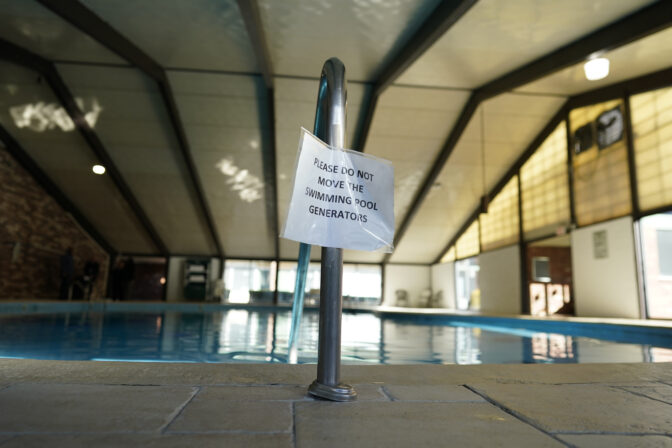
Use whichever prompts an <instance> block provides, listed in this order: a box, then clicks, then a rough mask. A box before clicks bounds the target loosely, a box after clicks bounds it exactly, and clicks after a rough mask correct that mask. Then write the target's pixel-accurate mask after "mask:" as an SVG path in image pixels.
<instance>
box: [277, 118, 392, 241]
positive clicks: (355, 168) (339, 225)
mask: <svg viewBox="0 0 672 448" xmlns="http://www.w3.org/2000/svg"><path fill="white" fill-rule="evenodd" d="M280 236H281V237H283V238H287V239H290V240H294V241H299V242H302V243H308V244H314V245H319V246H324V247H338V248H342V249H355V250H366V251H383V252H392V249H393V241H394V167H393V166H392V163H391V162H389V161H387V160H384V159H381V158H378V157H374V156H371V155H368V154H362V153H360V152H356V151H352V150H349V149H342V148H334V147H331V146H329V145H327V144H326V143H324V142H323V141H321V140H320V139H318V138H317V137H315V136H314V135H313V134H312V133H310V132H309V131H307V130H306V129H303V128H301V138H300V140H299V152H298V155H297V158H296V168H295V170H294V180H293V182H292V196H291V199H290V202H289V210H288V212H287V219H286V220H285V224H284V226H283V230H282V233H281V234H280Z"/></svg>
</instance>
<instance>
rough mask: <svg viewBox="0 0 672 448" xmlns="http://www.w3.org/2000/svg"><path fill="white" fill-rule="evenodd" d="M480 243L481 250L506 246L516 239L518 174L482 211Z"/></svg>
mask: <svg viewBox="0 0 672 448" xmlns="http://www.w3.org/2000/svg"><path fill="white" fill-rule="evenodd" d="M480 220H481V245H482V246H483V250H491V249H496V248H498V247H502V246H508V245H510V244H512V243H515V242H517V241H518V176H513V178H512V179H511V180H510V181H509V182H508V183H507V184H506V185H505V186H504V188H503V189H502V191H500V192H499V194H498V195H497V196H495V198H494V199H493V200H492V201H491V202H490V204H489V205H488V213H482V214H481V216H480Z"/></svg>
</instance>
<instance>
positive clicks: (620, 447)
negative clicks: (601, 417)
mask: <svg viewBox="0 0 672 448" xmlns="http://www.w3.org/2000/svg"><path fill="white" fill-rule="evenodd" d="M558 438H560V439H561V440H563V441H565V442H568V443H571V444H572V445H573V446H576V447H577V448H604V447H609V448H672V437H666V436H623V435H602V434H599V435H598V434H590V435H559V436H558Z"/></svg>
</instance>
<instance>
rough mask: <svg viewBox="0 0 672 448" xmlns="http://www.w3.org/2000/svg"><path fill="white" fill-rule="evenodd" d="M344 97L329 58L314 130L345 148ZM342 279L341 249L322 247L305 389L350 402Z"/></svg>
mask: <svg viewBox="0 0 672 448" xmlns="http://www.w3.org/2000/svg"><path fill="white" fill-rule="evenodd" d="M346 99H347V87H346V83H345V66H344V65H343V63H342V62H341V61H340V60H339V59H337V58H331V59H329V60H327V61H326V62H325V63H324V66H323V67H322V75H321V76H320V87H319V90H318V97H317V109H316V111H315V128H314V133H315V135H316V136H317V137H318V138H320V139H321V140H322V141H324V142H326V143H328V144H329V145H331V146H333V147H336V148H344V147H345V108H346ZM342 281H343V249H337V248H333V247H323V248H322V269H321V276H320V335H319V342H318V352H317V379H316V380H315V381H313V383H312V384H311V385H310V387H309V388H308V392H309V393H310V394H311V395H314V396H316V397H319V398H324V399H326V400H332V401H353V400H356V399H357V392H355V390H354V389H353V388H352V386H350V385H348V384H343V383H341V382H340V376H341V313H342V308H343V296H342Z"/></svg>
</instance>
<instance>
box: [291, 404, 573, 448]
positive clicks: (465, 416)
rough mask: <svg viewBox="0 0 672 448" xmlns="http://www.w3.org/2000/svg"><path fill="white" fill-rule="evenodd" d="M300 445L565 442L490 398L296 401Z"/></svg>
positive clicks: (388, 447) (542, 444)
mask: <svg viewBox="0 0 672 448" xmlns="http://www.w3.org/2000/svg"><path fill="white" fill-rule="evenodd" d="M295 418H296V446H297V448H304V447H317V446H319V447H338V448H342V447H362V448H364V447H376V448H378V447H385V448H395V447H404V448H406V447H415V446H423V447H446V446H456V447H458V446H459V447H483V446H488V447H498V446H518V447H527V446H530V447H561V446H563V444H561V443H559V442H558V441H556V440H554V439H553V438H551V437H550V436H548V435H545V434H544V433H542V432H540V431H538V430H536V429H535V428H532V427H531V426H529V425H526V424H524V423H522V422H520V421H519V420H516V419H515V418H513V417H512V416H510V415H508V414H506V413H504V412H502V411H501V410H500V409H498V408H497V407H495V406H492V405H490V404H488V403H408V402H388V403H326V402H313V403H297V404H296V417H295Z"/></svg>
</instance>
